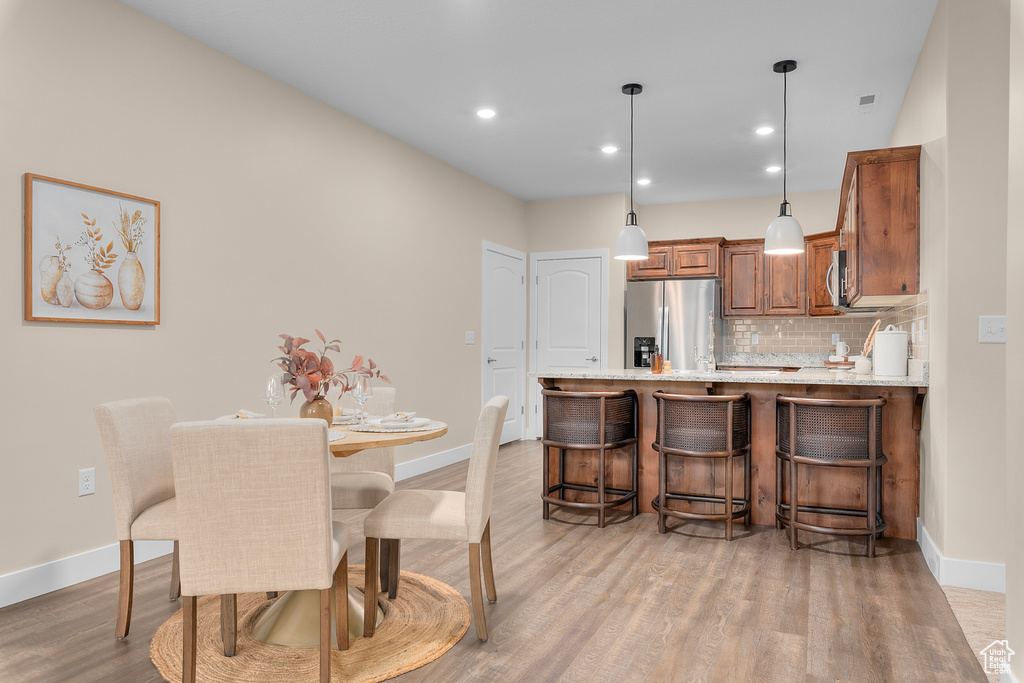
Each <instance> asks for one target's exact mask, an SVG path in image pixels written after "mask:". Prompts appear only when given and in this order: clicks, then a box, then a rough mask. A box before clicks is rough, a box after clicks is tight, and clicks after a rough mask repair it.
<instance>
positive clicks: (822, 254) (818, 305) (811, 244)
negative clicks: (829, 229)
mask: <svg viewBox="0 0 1024 683" xmlns="http://www.w3.org/2000/svg"><path fill="white" fill-rule="evenodd" d="M837 249H839V237H838V236H837V235H835V234H834V233H830V234H828V235H826V236H824V237H816V236H813V235H812V236H811V237H809V238H808V239H807V315H809V316H816V315H841V314H840V313H839V312H838V311H836V309H835V308H833V306H832V295H831V294H830V293H829V291H828V278H829V275H830V273H829V269H830V268H831V267H832V252H834V251H836V250H837Z"/></svg>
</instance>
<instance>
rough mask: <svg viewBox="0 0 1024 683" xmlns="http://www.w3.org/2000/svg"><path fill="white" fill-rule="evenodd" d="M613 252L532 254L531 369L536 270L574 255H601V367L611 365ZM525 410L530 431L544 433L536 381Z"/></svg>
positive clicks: (532, 364)
mask: <svg viewBox="0 0 1024 683" xmlns="http://www.w3.org/2000/svg"><path fill="white" fill-rule="evenodd" d="M610 256H611V254H610V252H609V251H608V250H607V249H575V250H572V251H538V252H532V253H531V254H530V270H529V272H528V273H527V277H528V278H529V282H530V336H529V343H530V344H532V346H530V353H529V362H530V372H531V373H536V372H537V353H536V351H537V345H538V342H537V327H538V322H537V310H538V308H539V305H538V299H537V297H538V291H537V289H538V285H539V284H540V281H539V277H540V276H539V275H538V274H537V270H538V266H539V263H540V262H541V261H571V260H574V259H585V258H599V259H601V339H600V343H601V362H600V369H601V370H607V369H608V316H609V311H608V307H609V305H610V300H611V299H610V294H609V290H608V286H609V282H610V278H609V273H608V268H609V259H610ZM526 412H527V418H528V420H527V421H528V422H529V428H528V429H527V432H528V433H529V435H530V436H531V437H533V438H535V439H539V438H541V436H542V430H541V419H540V388H539V385H537V384H536V382H531V386H530V387H529V389H528V390H527V392H526Z"/></svg>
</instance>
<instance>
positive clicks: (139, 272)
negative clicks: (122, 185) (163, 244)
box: [25, 173, 160, 325]
mask: <svg viewBox="0 0 1024 683" xmlns="http://www.w3.org/2000/svg"><path fill="white" fill-rule="evenodd" d="M25 320H44V321H53V322H79V323H117V324H127V325H159V324H160V202H158V201H155V200H153V199H145V198H143V197H136V196H134V195H130V194H125V193H123V192H115V191H113V190H104V189H101V188H98V187H91V186H89V185H82V184H81V183H73V182H70V181H67V180H58V179H56V178H49V177H47V176H41V175H36V174H34V173H26V174H25Z"/></svg>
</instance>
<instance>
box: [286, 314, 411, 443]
mask: <svg viewBox="0 0 1024 683" xmlns="http://www.w3.org/2000/svg"><path fill="white" fill-rule="evenodd" d="M280 336H281V339H283V340H284V343H283V344H282V345H281V346H279V347H277V348H278V349H279V350H280V351H281V353H283V354H284V355H283V356H281V357H279V358H276V359H275V361H276V362H277V366H278V367H279V368H281V370H283V371H284V375H283V376H282V377H281V381H282V382H284V383H285V384H290V385H291V387H292V390H291V391H292V401H293V402H294V401H295V397H296V396H298V395H299V393H300V392H301V393H302V395H303V397H304V398H305V399H306V401H305V403H303V404H302V407H301V408H300V409H299V415H300V416H301V417H318V418H320V419H321V420H324V421H326V422H327V424H328V425H330V424H331V423H332V422H333V420H334V408H333V407H332V406H331V404H330V403H329V402H328V401H327V392H328V391H330V390H331V389H332V388H333V387H340V388H341V394H342V395H344V393H345V392H346V391H349V390H350V389H351V388H352V386H353V384H354V381H355V378H356V377H360V376H362V377H379V378H380V379H382V380H384V381H385V382H390V381H391V380H390V379H388V378H387V376H386V375H382V374H380V370H379V369H378V368H377V364H376V363H374V362H373V360H372V359H369V358H367V359H366V362H367V365H364V364H363V357H362V356H356V357H355V358H354V359H353V360H352V365H350V366H349V367H348V368H345V369H344V370H339V369H338V368H337V367H335V365H334V362H333V361H332V360H331V359H330V358H328V357H327V352H328V351H334V352H335V353H341V340H340V339H332V340H330V341H328V340H327V337H325V336H324V334H323V333H322V332H321V331H320V330H316V336H317V337H319V338H320V341H321V342H323V345H324V349H323V351H321V352H320V353H317V352H315V351H309V350H307V349H304V348H302V347H303V346H304V345H305V344H308V343H309V341H310V340H309V339H305V338H303V337H293V336H291V335H288V334H282V335H280Z"/></svg>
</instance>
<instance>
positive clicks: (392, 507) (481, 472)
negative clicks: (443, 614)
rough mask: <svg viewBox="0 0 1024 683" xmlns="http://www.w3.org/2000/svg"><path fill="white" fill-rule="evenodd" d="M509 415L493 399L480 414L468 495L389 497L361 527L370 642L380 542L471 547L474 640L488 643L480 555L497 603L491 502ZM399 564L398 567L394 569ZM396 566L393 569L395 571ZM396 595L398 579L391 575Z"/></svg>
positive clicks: (500, 399)
mask: <svg viewBox="0 0 1024 683" xmlns="http://www.w3.org/2000/svg"><path fill="white" fill-rule="evenodd" d="M507 410H508V398H507V397H505V396H495V397H494V398H492V399H491V400H490V401H488V402H487V405H485V406H484V408H483V410H482V411H481V412H480V418H479V420H477V425H476V435H475V436H474V438H473V454H472V455H471V456H470V459H469V474H468V475H467V477H466V492H465V493H462V492H461V491H431V490H412V489H409V490H405V491H396V492H394V493H392V494H391V495H390V496H388V497H387V498H386V499H384V501H383V502H382V503H381V504H380V505H378V506H377V507H376V508H374V509H373V511H372V512H371V513H370V514H369V515H367V517H366V519H365V520H364V522H363V529H364V532H365V534H366V578H365V584H364V585H365V587H366V604H365V610H366V613H367V614H369V615H371V616H370V617H369V618H366V619H365V622H364V624H363V635H365V636H368V637H369V636H372V635H373V633H374V628H375V623H374V622H375V618H374V616H373V615H376V613H377V610H376V607H377V582H376V580H375V578H376V575H377V563H378V547H379V545H380V544H379V541H380V540H381V539H402V538H410V539H412V538H424V539H436V540H445V541H460V542H462V543H469V583H470V587H471V589H472V595H473V621H474V622H475V624H476V635H477V638H479V639H480V640H487V623H486V621H485V620H484V608H483V596H482V595H481V591H480V560H481V558H480V553H481V550H483V573H484V582H485V583H486V586H487V599H488V600H490V601H491V602H495V601H497V599H498V594H497V591H496V590H495V587H494V567H493V566H492V564H491V496H492V492H493V489H494V468H495V467H496V465H497V462H498V442H499V440H500V438H501V427H502V425H503V423H504V421H505V412H506V411H507ZM395 564H397V563H395ZM392 566H395V565H392ZM389 575H390V579H391V585H392V586H393V587H394V593H395V594H397V587H398V586H397V584H398V573H397V572H394V571H389Z"/></svg>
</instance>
